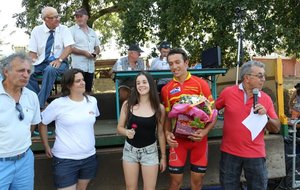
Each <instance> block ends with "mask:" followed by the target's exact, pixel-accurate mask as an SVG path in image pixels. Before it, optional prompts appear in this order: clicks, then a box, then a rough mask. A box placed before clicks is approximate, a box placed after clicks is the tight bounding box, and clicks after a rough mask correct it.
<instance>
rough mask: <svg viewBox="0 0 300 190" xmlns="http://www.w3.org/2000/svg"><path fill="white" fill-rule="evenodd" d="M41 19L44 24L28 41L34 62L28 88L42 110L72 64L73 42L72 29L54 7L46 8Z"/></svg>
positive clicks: (35, 29) (35, 28) (34, 31)
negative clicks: (63, 22) (64, 23)
mask: <svg viewBox="0 0 300 190" xmlns="http://www.w3.org/2000/svg"><path fill="white" fill-rule="evenodd" d="M42 19H43V20H44V23H43V24H42V25H39V26H36V27H34V29H33V30H32V32H31V36H30V40H29V45H28V49H29V56H30V57H31V59H32V60H33V61H34V63H33V65H34V73H33V74H32V75H31V76H30V80H29V83H28V86H27V87H28V88H29V89H30V90H32V91H34V92H35V93H36V94H37V95H38V98H39V101H40V106H41V109H44V108H45V106H46V101H47V99H48V97H49V96H50V93H51V90H52V88H53V84H54V83H55V80H56V78H57V77H58V76H60V75H61V74H62V73H63V72H64V71H65V70H66V69H68V67H69V66H68V63H67V57H68V56H69V54H70V53H71V51H72V45H73V44H74V41H73V38H72V34H71V32H70V30H69V28H68V27H67V26H64V25H61V24H60V16H59V14H58V13H57V10H56V9H55V8H53V7H45V8H43V10H42ZM38 75H43V79H42V85H41V87H39V84H38V81H37V78H36V77H37V76H38Z"/></svg>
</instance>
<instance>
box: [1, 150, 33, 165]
mask: <svg viewBox="0 0 300 190" xmlns="http://www.w3.org/2000/svg"><path fill="white" fill-rule="evenodd" d="M28 150H29V148H28V149H27V150H26V151H25V152H23V153H22V154H18V155H16V156H11V157H5V158H0V162H5V161H17V160H20V159H22V158H24V157H25V155H26V153H27V152H28Z"/></svg>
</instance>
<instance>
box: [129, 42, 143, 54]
mask: <svg viewBox="0 0 300 190" xmlns="http://www.w3.org/2000/svg"><path fill="white" fill-rule="evenodd" d="M128 50H129V51H137V52H139V53H141V52H144V51H143V50H142V49H141V48H140V46H139V45H137V44H132V45H130V46H129V48H128Z"/></svg>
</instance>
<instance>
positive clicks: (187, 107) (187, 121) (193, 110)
mask: <svg viewBox="0 0 300 190" xmlns="http://www.w3.org/2000/svg"><path fill="white" fill-rule="evenodd" d="M217 114H218V111H217V110H216V109H212V105H211V102H209V101H208V100H207V98H206V97H204V96H201V95H200V96H197V95H190V96H181V97H180V100H179V102H178V103H177V104H174V106H173V107H172V110H171V111H170V112H169V115H168V116H169V118H177V120H176V123H175V128H174V133H175V135H177V136H189V135H191V133H193V132H194V131H196V130H197V129H199V128H204V127H205V125H206V123H208V122H211V121H213V120H214V119H215V118H216V116H217Z"/></svg>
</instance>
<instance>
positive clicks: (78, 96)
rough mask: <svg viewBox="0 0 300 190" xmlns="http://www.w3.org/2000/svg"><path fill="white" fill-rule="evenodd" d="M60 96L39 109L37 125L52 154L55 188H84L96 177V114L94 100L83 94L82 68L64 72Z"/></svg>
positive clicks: (46, 148)
mask: <svg viewBox="0 0 300 190" xmlns="http://www.w3.org/2000/svg"><path fill="white" fill-rule="evenodd" d="M61 85H62V97H60V98H57V99H55V100H53V101H52V102H51V103H50V104H49V105H48V106H47V107H46V109H45V110H44V111H43V112H42V124H41V125H40V126H39V130H40V134H41V137H42V141H43V144H44V147H45V152H46V155H47V156H48V157H50V158H51V157H52V169H53V176H54V184H55V187H56V188H57V189H68V190H76V189H86V188H87V186H88V183H89V181H90V180H91V179H93V178H95V177H96V173H97V166H98V161H97V158H96V149H95V134H94V123H95V122H96V117H97V116H99V110H98V107H97V100H96V98H95V97H92V96H88V95H86V94H85V82H84V78H83V71H82V70H80V69H70V70H68V71H66V72H65V73H64V75H63V78H62V81H61ZM52 121H55V135H56V138H55V142H54V146H53V148H52V150H51V149H50V146H49V143H48V137H47V126H46V125H48V124H49V123H51V122H52Z"/></svg>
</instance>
